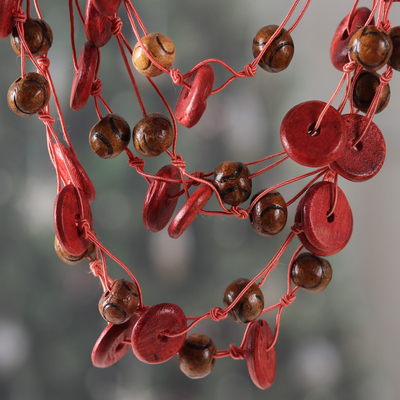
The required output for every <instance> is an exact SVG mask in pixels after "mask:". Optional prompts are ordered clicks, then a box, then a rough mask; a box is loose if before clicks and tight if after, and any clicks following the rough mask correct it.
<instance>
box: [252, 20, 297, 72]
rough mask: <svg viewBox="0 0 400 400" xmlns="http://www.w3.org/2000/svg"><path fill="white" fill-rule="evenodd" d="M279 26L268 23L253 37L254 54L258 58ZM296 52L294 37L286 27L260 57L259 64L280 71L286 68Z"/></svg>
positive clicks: (271, 70) (273, 70) (270, 69)
mask: <svg viewBox="0 0 400 400" xmlns="http://www.w3.org/2000/svg"><path fill="white" fill-rule="evenodd" d="M278 28H279V26H278V25H268V26H264V27H263V28H261V29H260V30H259V31H258V32H257V33H256V35H255V37H254V39H253V56H254V58H257V57H258V55H259V54H260V53H261V52H262V50H263V48H264V46H265V45H266V44H267V42H268V40H269V39H270V38H271V36H272V35H273V34H274V33H275V32H276V30H277V29H278ZM293 54H294V44H293V40H292V37H291V36H290V34H289V32H287V31H286V29H283V28H282V30H281V32H280V33H279V34H278V36H277V37H276V38H275V39H274V40H273V41H272V43H271V44H270V45H269V46H268V49H267V50H266V51H265V53H264V55H263V56H262V58H261V59H260V61H259V63H258V65H259V66H260V67H261V68H262V69H264V70H265V71H268V72H280V71H283V70H284V69H286V68H287V67H288V66H289V64H290V61H291V60H292V58H293Z"/></svg>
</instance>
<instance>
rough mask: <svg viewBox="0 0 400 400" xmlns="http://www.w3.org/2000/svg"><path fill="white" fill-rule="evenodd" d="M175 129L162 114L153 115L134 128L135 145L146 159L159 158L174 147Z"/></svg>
mask: <svg viewBox="0 0 400 400" xmlns="http://www.w3.org/2000/svg"><path fill="white" fill-rule="evenodd" d="M173 140H174V128H173V126H172V123H171V121H170V120H169V118H167V117H166V116H165V115H163V114H160V113H151V114H148V115H147V116H146V117H144V118H143V119H141V120H140V121H139V122H138V123H137V124H136V126H135V127H134V128H133V145H134V146H135V149H136V151H137V152H138V153H139V154H141V155H142V156H145V157H157V156H158V155H160V154H161V153H162V152H164V151H165V150H166V149H168V147H170V146H171V145H172V142H173Z"/></svg>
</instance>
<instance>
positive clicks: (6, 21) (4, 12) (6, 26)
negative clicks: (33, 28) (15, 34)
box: [0, 0, 20, 39]
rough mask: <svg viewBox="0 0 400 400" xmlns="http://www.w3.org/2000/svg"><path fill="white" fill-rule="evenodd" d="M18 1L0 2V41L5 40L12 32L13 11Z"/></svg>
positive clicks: (5, 0)
mask: <svg viewBox="0 0 400 400" xmlns="http://www.w3.org/2000/svg"><path fill="white" fill-rule="evenodd" d="M19 4H20V0H1V1H0V39H4V38H6V37H7V36H8V35H10V34H11V31H12V30H13V27H14V24H15V19H14V17H13V14H12V13H13V10H14V9H17V7H18V5H19Z"/></svg>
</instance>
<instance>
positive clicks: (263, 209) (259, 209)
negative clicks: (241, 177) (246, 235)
mask: <svg viewBox="0 0 400 400" xmlns="http://www.w3.org/2000/svg"><path fill="white" fill-rule="evenodd" d="M262 192H263V190H261V191H260V192H258V193H257V194H255V195H254V196H253V198H252V200H251V202H253V201H254V200H255V199H256V198H257V197H258V195H259V194H261V193H262ZM249 218H250V223H251V226H252V227H253V229H254V230H255V231H256V232H257V233H258V234H259V235H262V236H275V235H277V234H278V233H279V232H281V231H282V230H283V228H284V227H285V225H286V221H287V207H286V202H285V199H284V198H283V196H282V195H281V194H280V193H279V192H278V191H276V190H272V191H270V192H268V193H267V194H265V195H264V196H263V197H261V199H260V200H258V201H257V203H256V204H255V205H254V207H253V208H252V210H251V212H250V214H249Z"/></svg>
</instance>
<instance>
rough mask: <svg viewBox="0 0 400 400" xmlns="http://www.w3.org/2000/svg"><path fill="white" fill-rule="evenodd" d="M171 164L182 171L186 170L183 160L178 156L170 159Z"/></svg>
mask: <svg viewBox="0 0 400 400" xmlns="http://www.w3.org/2000/svg"><path fill="white" fill-rule="evenodd" d="M171 162H172V164H173V165H175V167H177V168H182V169H185V168H186V164H185V160H184V159H183V157H182V156H180V155H179V154H178V155H177V156H175V157H172V158H171Z"/></svg>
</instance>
